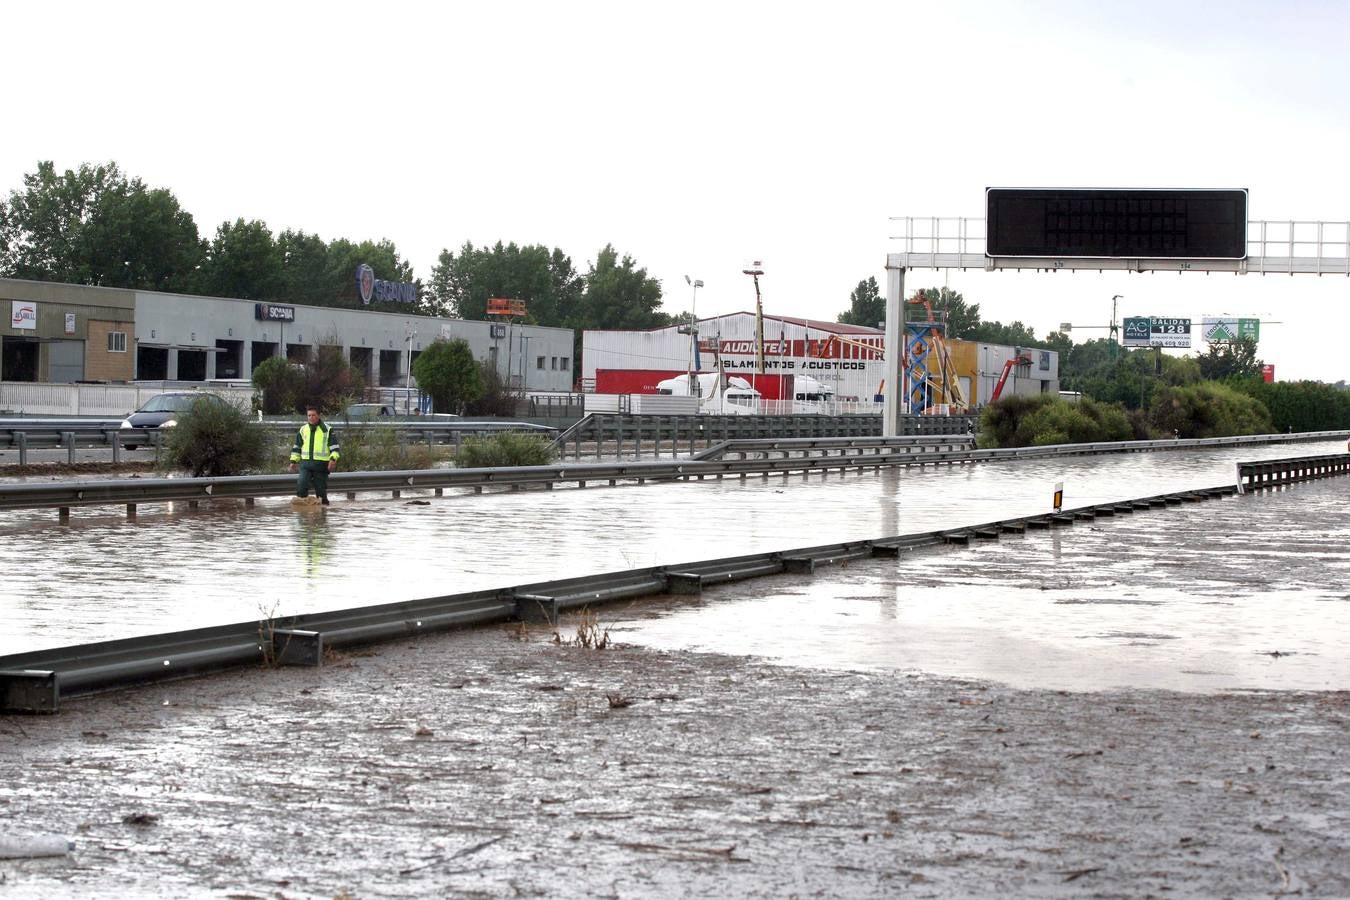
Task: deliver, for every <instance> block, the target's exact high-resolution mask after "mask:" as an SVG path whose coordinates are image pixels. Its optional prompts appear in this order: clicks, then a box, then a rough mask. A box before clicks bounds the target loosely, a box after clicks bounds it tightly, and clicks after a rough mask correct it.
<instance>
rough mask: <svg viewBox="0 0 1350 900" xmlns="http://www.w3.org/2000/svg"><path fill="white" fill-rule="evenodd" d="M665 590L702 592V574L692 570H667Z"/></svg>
mask: <svg viewBox="0 0 1350 900" xmlns="http://www.w3.org/2000/svg"><path fill="white" fill-rule="evenodd" d="M666 592H667V593H670V594H701V593H703V576H702V575H698V574H696V573H693V572H667V573H666Z"/></svg>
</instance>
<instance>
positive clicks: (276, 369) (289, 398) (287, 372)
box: [253, 356, 305, 416]
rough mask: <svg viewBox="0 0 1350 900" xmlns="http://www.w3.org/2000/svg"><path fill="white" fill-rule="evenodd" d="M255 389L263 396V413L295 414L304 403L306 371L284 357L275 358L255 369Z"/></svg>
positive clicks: (261, 363)
mask: <svg viewBox="0 0 1350 900" xmlns="http://www.w3.org/2000/svg"><path fill="white" fill-rule="evenodd" d="M253 388H254V390H256V391H257V392H258V394H259V395H261V404H260V405H261V407H262V411H263V412H265V413H267V414H268V415H269V416H275V415H279V414H281V413H292V412H295V411H296V410H297V409H300V407H301V405H302V404H303V403H304V398H303V396H302V395H303V394H304V393H305V370H304V369H302V368H301V367H300V366H297V365H295V364H294V363H290V362H287V361H286V359H285V358H284V357H281V356H273V357H271V358H270V359H265V360H263V361H262V362H260V363H258V365H257V366H256V367H255V368H254V370H253ZM301 411H303V409H301Z"/></svg>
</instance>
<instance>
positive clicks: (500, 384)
mask: <svg viewBox="0 0 1350 900" xmlns="http://www.w3.org/2000/svg"><path fill="white" fill-rule="evenodd" d="M478 377H479V381H480V382H481V384H482V386H483V393H482V395H480V396H479V397H478V399H477V400H473V401H471V402H469V403H467V404H465V406H464V414H465V415H468V416H507V417H510V416H514V415H516V405H517V404H518V403H519V402H520V400H521V398H522V397H523V396H524V395H523V394H521V393H520V392H519V391H513V390H511V389H510V388H509V387H507V385H506V382H504V381H502V376H501V373H499V372H498V371H497V364H496V362H495V361H493V360H491V359H485V360H483V361H482V362H481V363H479V365H478Z"/></svg>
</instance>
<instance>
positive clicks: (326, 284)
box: [276, 229, 355, 306]
mask: <svg viewBox="0 0 1350 900" xmlns="http://www.w3.org/2000/svg"><path fill="white" fill-rule="evenodd" d="M276 246H277V255H278V257H280V260H281V283H280V286H279V287H278V289H277V296H278V297H279V298H280V299H282V300H283V301H284V302H286V303H299V304H303V305H305V306H332V305H333V304H334V303H336V302H337V297H338V291H339V288H340V285H338V284H335V283H332V282H331V280H330V278H331V276H330V274H329V271H328V244H327V242H325V241H324V239H323V238H321V237H319V236H318V235H317V234H306V233H305V232H303V231H291V230H289V229H287V230H286V231H283V232H282V233H281V234H279V235H277V240H276ZM353 277H355V276H354V274H353Z"/></svg>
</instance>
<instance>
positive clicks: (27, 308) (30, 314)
mask: <svg viewBox="0 0 1350 900" xmlns="http://www.w3.org/2000/svg"><path fill="white" fill-rule="evenodd" d="M9 327H11V328H37V304H36V303H30V302H27V301H24V300H15V301H13V302H12V308H11V310H10V314H9Z"/></svg>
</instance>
